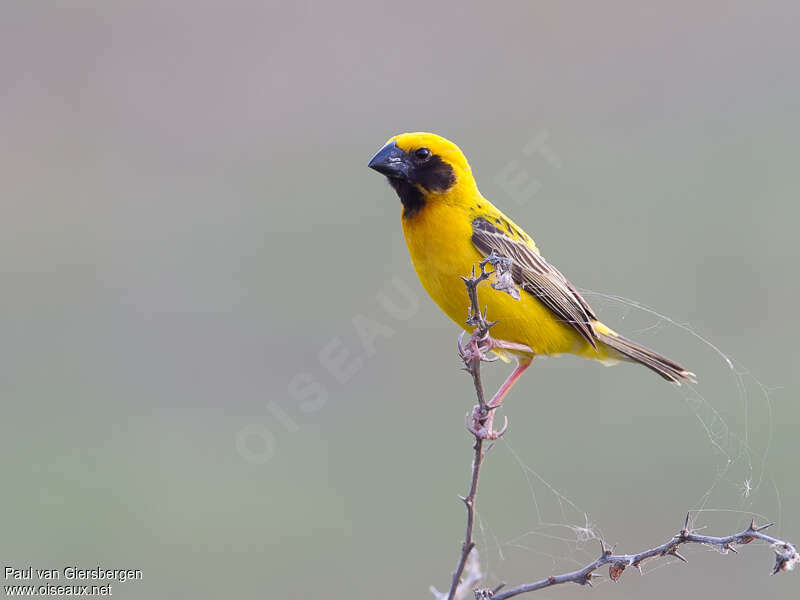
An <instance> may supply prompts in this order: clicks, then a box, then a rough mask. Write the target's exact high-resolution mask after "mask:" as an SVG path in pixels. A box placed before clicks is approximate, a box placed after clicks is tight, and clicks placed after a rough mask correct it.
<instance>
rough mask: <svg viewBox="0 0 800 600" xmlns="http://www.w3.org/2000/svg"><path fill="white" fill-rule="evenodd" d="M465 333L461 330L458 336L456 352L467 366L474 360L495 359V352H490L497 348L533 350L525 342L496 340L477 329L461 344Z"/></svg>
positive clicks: (531, 351) (492, 360)
mask: <svg viewBox="0 0 800 600" xmlns="http://www.w3.org/2000/svg"><path fill="white" fill-rule="evenodd" d="M465 333H466V332H464V331H462V332H461V335H459V336H458V354H459V356H461V360H463V361H464V364H465V365H467V366H469V365H470V364H471V363H472V362H473V361H475V360H481V361H483V362H494V361H496V360H497V359H498V358H499V357H498V356H497V354H490V353H492V352H494V351H495V350H497V349H500V350H511V351H517V352H526V353H530V354H533V350H531V348H530V347H529V346H526V345H525V344H518V343H517V342H508V341H506V340H498V339H495V338H493V337H492V336H490V335H489V334H488V333H486V334H485V335H481V334H480V332H479V331H478V330H477V329H476V330H475V331H473V332H472V335H471V336H470V337H469V341H468V342H467V344H466V346H465V345H464V344H463V341H464V334H465Z"/></svg>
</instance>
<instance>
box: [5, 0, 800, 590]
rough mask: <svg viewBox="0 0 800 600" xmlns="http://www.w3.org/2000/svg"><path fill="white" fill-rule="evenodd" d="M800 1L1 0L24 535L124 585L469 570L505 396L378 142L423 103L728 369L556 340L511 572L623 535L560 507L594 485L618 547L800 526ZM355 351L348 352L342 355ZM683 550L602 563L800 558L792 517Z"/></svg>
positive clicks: (672, 585) (595, 285) (354, 581)
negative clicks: (477, 460)
mask: <svg viewBox="0 0 800 600" xmlns="http://www.w3.org/2000/svg"><path fill="white" fill-rule="evenodd" d="M799 18H800V8H798V6H797V4H796V3H793V2H764V3H758V4H756V3H749V2H704V3H695V2H687V1H680V2H672V3H669V4H666V3H662V4H661V5H660V6H658V7H656V6H653V5H651V4H649V3H640V2H603V3H581V4H572V3H570V5H569V6H567V5H566V3H558V2H521V3H508V4H505V3H503V4H497V5H490V3H485V2H484V3H470V2H461V3H432V2H416V1H413V0H406V1H404V2H394V3H379V2H337V3H322V2H317V3H314V2H281V3H279V2H231V3H215V2H189V1H186V0H184V1H180V2H178V1H176V2H163V3H142V2H96V1H95V2H90V1H85V2H80V1H76V2H62V3H51V2H38V1H30V2H5V3H3V6H2V9H0V65H1V68H2V95H1V96H0V130H2V142H0V165H2V166H1V167H0V169H2V182H3V193H2V203H3V211H2V213H3V218H2V221H1V223H0V236H2V237H1V239H2V246H0V271H1V272H2V282H3V286H2V289H3V293H2V314H0V319H2V320H1V321H0V331H2V344H0V352H1V353H2V356H1V357H0V358H1V359H2V363H1V364H2V367H0V386H2V387H1V388H0V390H2V417H1V418H0V452H1V453H2V459H0V464H2V489H3V492H2V495H0V497H1V498H2V500H0V508H2V517H3V518H2V526H1V527H0V558H1V559H2V562H3V564H4V565H15V566H28V565H32V566H34V567H39V568H42V567H56V568H62V567H64V566H68V565H77V566H80V567H84V568H87V567H92V566H96V565H98V564H100V565H102V566H105V567H117V568H140V569H142V570H143V572H144V579H143V581H141V582H134V583H125V584H116V585H115V586H114V596H115V597H119V598H167V597H193V598H225V597H243V598H265V597H266V598H298V599H299V598H368V597H370V598H371V597H380V598H398V599H399V598H426V597H431V596H430V595H429V592H428V591H427V588H428V586H429V585H435V586H437V587H438V588H440V589H442V588H444V587H445V586H446V584H447V581H448V579H449V575H450V573H451V571H452V569H453V567H454V564H455V560H456V556H457V552H458V548H459V540H460V539H461V536H462V535H463V518H464V514H463V512H464V511H463V507H462V506H461V504H460V503H459V502H458V500H457V498H456V496H457V494H459V493H463V492H464V491H465V490H466V484H467V478H468V475H469V473H468V470H469V460H470V447H469V446H470V440H469V437H468V435H467V434H466V433H465V431H464V428H463V419H464V414H465V413H466V412H467V411H468V410H469V409H470V408H471V406H472V405H473V403H474V398H473V393H472V391H471V384H470V381H469V378H468V377H467V376H466V375H465V374H463V373H462V372H460V371H459V370H458V366H459V365H458V361H457V358H456V354H455V337H456V333H457V331H458V330H457V327H455V326H454V325H453V324H452V323H450V322H449V321H448V320H447V319H446V318H445V317H443V315H442V314H440V312H439V311H438V309H437V308H436V307H435V306H434V305H433V303H432V302H430V301H429V300H428V299H427V297H426V296H425V295H424V291H423V290H422V288H421V287H420V285H419V283H418V282H417V279H416V277H415V275H414V273H413V270H412V268H411V265H410V262H409V260H408V256H407V252H406V249H405V246H404V242H403V239H402V236H401V234H400V222H399V203H398V201H397V199H396V198H395V197H394V196H393V194H392V193H391V190H390V189H389V188H388V186H387V185H386V184H385V183H384V182H383V181H381V178H380V177H379V176H378V175H376V174H375V173H373V172H370V171H368V170H367V169H366V168H365V165H366V162H367V161H368V159H369V158H370V156H371V155H372V154H373V153H374V152H375V151H376V150H377V149H378V148H379V147H380V146H381V145H382V144H383V143H384V141H385V140H386V138H388V137H389V136H390V135H393V134H395V133H398V132H401V131H408V130H431V131H436V132H438V133H441V134H443V135H445V136H447V137H449V138H451V139H453V140H455V141H456V142H457V143H458V144H459V145H460V146H461V147H462V148H463V149H464V150H465V152H466V153H467V155H468V157H469V158H470V161H471V163H472V166H473V170H474V172H475V174H476V176H477V178H478V182H479V185H480V187H481V190H482V191H483V193H484V194H485V195H486V196H487V197H489V198H490V199H491V200H492V201H493V202H495V203H496V204H498V205H499V206H501V207H503V208H504V209H506V211H507V212H508V213H509V214H510V215H512V217H513V218H514V219H515V220H516V221H517V222H518V223H519V224H520V225H522V226H524V227H525V228H526V229H527V230H528V232H529V233H531V234H532V235H533V236H534V237H535V238H536V240H537V243H538V244H539V246H540V248H541V249H542V250H543V252H544V254H545V256H547V257H548V258H549V259H550V260H551V261H552V262H554V263H555V264H556V265H558V266H559V268H560V269H561V270H562V271H564V273H565V274H566V275H567V276H568V277H569V278H570V279H572V280H573V281H574V282H575V283H576V284H577V285H578V286H580V287H581V288H582V289H588V290H592V291H593V292H603V293H610V294H618V295H621V296H625V297H627V298H631V299H635V300H636V301H638V302H641V303H643V304H646V305H648V306H651V307H653V308H654V309H656V310H658V311H659V312H661V313H664V314H665V315H667V316H669V317H670V318H671V319H672V320H673V321H674V322H675V323H676V324H677V325H676V324H669V323H666V322H664V321H661V320H659V319H658V318H656V317H654V316H653V315H651V314H648V313H646V312H643V311H641V310H636V309H631V308H629V307H626V306H624V305H622V304H619V303H617V302H614V301H611V300H608V299H604V298H602V297H599V296H597V295H594V294H588V295H587V298H588V299H589V300H590V302H592V303H593V304H594V305H595V307H596V309H597V310H598V312H599V313H600V314H601V317H602V318H603V319H605V320H607V321H608V322H609V323H610V324H611V325H612V326H616V327H618V328H619V329H620V330H621V331H624V332H626V333H629V334H631V335H632V336H634V334H636V335H635V337H637V338H638V339H640V340H641V341H643V342H645V343H647V344H650V345H652V346H654V347H656V348H658V349H659V350H660V351H663V352H664V353H666V354H668V355H669V356H672V357H674V358H676V359H679V360H680V361H682V362H683V363H685V364H686V365H687V366H688V367H690V368H692V369H693V370H695V371H696V372H697V373H698V375H699V377H700V381H701V383H700V385H699V386H698V387H697V388H696V391H697V392H699V393H700V394H702V397H703V398H704V400H700V399H699V397H698V396H696V395H695V394H694V393H693V392H692V391H691V389H690V388H687V387H683V388H681V389H680V390H676V389H675V388H673V387H671V386H669V385H667V384H665V383H664V382H663V381H662V380H660V379H658V378H657V377H655V376H654V375H653V374H652V373H650V372H648V371H647V370H646V369H643V368H634V367H632V366H620V367H617V368H614V369H604V368H602V367H599V366H597V365H594V364H591V363H588V362H584V361H580V360H578V359H572V358H560V359H550V360H544V361H539V363H538V364H535V368H534V369H532V371H530V374H529V375H527V376H526V377H525V378H524V379H523V380H522V383H521V384H520V385H519V387H518V388H516V389H515V390H514V392H513V394H512V395H511V396H510V398H509V400H508V402H507V405H506V409H505V412H504V414H506V415H508V416H509V418H510V422H511V427H510V430H509V433H508V436H507V439H506V440H505V441H501V442H499V443H498V444H497V445H496V446H495V447H494V450H492V452H491V453H490V455H489V458H488V459H487V463H486V470H485V476H484V479H483V481H482V490H481V493H480V497H479V513H480V518H481V527H480V528H479V530H478V542H479V545H478V549H479V550H480V553H481V559H482V562H483V565H484V567H486V568H487V569H488V571H489V577H490V579H489V581H490V582H491V583H496V582H498V581H508V582H511V583H517V582H522V581H525V580H530V579H533V578H538V577H542V576H546V575H549V574H551V573H554V572H557V570H563V569H568V568H572V567H573V566H575V565H576V564H577V563H576V561H583V560H585V559H587V558H591V557H593V556H594V554H595V553H596V552H597V551H598V549H599V544H598V543H597V542H595V541H590V542H586V543H585V544H583V543H579V542H578V543H576V540H577V538H578V537H582V536H581V535H580V531H577V533H576V530H571V529H569V528H565V527H560V526H557V525H558V524H561V525H566V524H570V525H585V517H584V512H585V513H588V519H589V520H590V522H591V523H592V524H594V525H596V526H597V527H599V528H600V529H601V530H602V532H603V534H604V535H605V536H606V538H607V540H608V541H609V542H610V543H618V544H619V546H618V548H619V549H620V550H621V551H634V550H637V549H641V548H644V547H645V546H647V545H650V544H655V543H660V542H661V541H664V540H666V539H667V538H668V536H669V535H671V534H672V533H674V532H675V531H676V530H677V528H678V527H679V526H680V524H681V521H682V518H683V514H684V511H685V510H687V509H688V508H696V507H698V506H701V505H702V506H705V507H707V508H714V509H732V510H744V511H749V510H752V511H755V512H757V513H760V514H764V515H765V516H766V517H769V518H771V519H775V520H777V521H778V524H777V525H776V527H775V531H776V532H777V534H778V535H782V536H786V537H789V538H793V539H794V540H800V514H798V513H797V511H796V510H794V509H795V508H796V507H797V505H798V500H800V484H798V480H797V477H796V473H797V459H798V449H800V444H798V441H797V431H798V425H800V403H799V402H798V385H799V384H800V381H798V375H797V373H796V371H795V366H796V365H797V362H798V359H800V354H799V353H798V346H797V341H796V340H797V334H798V327H797V296H798V292H800V282H798V277H797V261H798V258H800V252H799V251H798V248H797V241H796V240H797V223H798V218H800V210H799V209H798V202H797V198H798V193H797V189H798V185H800V184H798V178H797V171H798V169H797V156H798V153H797V147H798V135H799V134H800V111H799V110H798V106H800V79H798V77H797V56H798V52H800V38H798V36H797V24H798V19H799ZM537 140H539V142H541V144H544V145H545V146H546V151H545V152H539V151H533V152H531V151H530V150H531V147H532V146H536V141H537ZM539 147H540V148H541V147H542V146H541V145H540V146H539ZM526 148H528V152H526V150H525V149H526ZM534 150H535V149H534ZM520 177H527V181H526V182H525V183H524V184H522V185H521V187H522V188H525V187H526V186H532V187H529V188H528V189H529V193H527V194H525V193H520V192H519V189H520V187H519V186H518V187H517V188H514V189H517V191H516V192H514V191H513V190H512V187H513V186H512V185H511V184H509V183H508V182H509V181H510V180H514V179H515V178H520ZM517 183H519V182H517ZM398 286H400V288H398ZM398 289H405V290H406V291H407V292H410V294H411V298H410V299H409V298H408V297H407V296H408V294H407V293H400V292H399V291H398ZM382 290H385V291H386V292H387V293H388V294H389V296H390V298H391V299H392V300H393V301H394V303H395V304H396V305H398V306H399V307H401V308H403V307H405V308H409V310H408V311H405V313H406V314H403V315H400V316H401V317H403V318H397V317H398V314H397V313H396V312H394V313H391V314H390V313H388V312H386V310H385V308H384V304H385V299H384V301H383V302H381V301H380V300H379V299H378V297H377V296H376V295H377V294H379V293H380V292H381V291H382ZM409 316H410V317H411V318H406V317H409ZM364 318H368V319H371V320H372V321H374V322H376V323H379V324H380V330H381V333H382V335H380V336H379V337H378V338H377V339H376V340H375V342H374V348H373V349H372V350H374V351H368V350H369V349H365V347H364V345H363V344H362V342H361V341H360V340H359V337H358V335H357V333H356V329H355V327H354V323H353V320H354V319H355V320H356V323H363V322H364ZM679 325H686V326H688V327H689V328H690V329H691V330H692V331H694V332H696V333H697V334H699V335H701V336H704V337H707V338H708V339H709V340H710V341H711V342H713V343H714V344H715V345H716V346H718V347H719V348H720V349H721V350H722V351H723V352H725V353H726V354H728V355H729V356H731V357H732V359H734V361H735V367H736V368H735V370H734V371H731V370H730V369H728V368H727V367H726V365H725V362H724V360H723V359H722V358H721V357H720V355H719V354H717V353H715V352H714V351H713V350H712V349H711V348H710V347H709V346H707V345H705V344H703V343H702V342H701V341H700V340H699V339H698V338H696V337H694V336H693V335H692V333H690V332H688V331H686V330H683V329H681V327H680V326H679ZM341 352H347V353H349V355H348V357H347V360H346V366H348V367H350V368H351V370H352V372H351V373H350V376H349V377H344V378H343V379H345V381H344V382H341V381H339V380H338V379H337V377H335V373H334V371H337V369H336V368H334V367H331V366H330V365H329V364H328V362H329V361H328V362H326V359H325V355H333V356H334V357H337V356H340V355H339V353H341ZM321 355H323V356H322V358H321ZM326 364H327V365H328V366H326ZM507 369H508V367H507V366H505V365H502V364H498V365H493V366H490V367H487V369H486V372H487V379H488V384H489V385H491V386H495V385H497V384H498V383H499V382H500V381H501V380H502V377H503V376H504V375H505V373H506V370H507ZM770 411H771V417H772V418H771V419H770V416H769V415H770ZM715 415H716V416H715ZM745 442H746V444H747V446H748V447H749V450H748V451H743V448H744V443H745ZM765 451H767V454H766V458H764V456H765ZM729 459H730V464H728V460H729ZM751 467H752V468H751ZM537 476H539V477H541V479H539V478H538V477H537ZM748 479H749V480H750V483H749V485H750V487H751V488H752V492H751V493H749V494H748V493H747V489H746V488H747V485H748V484H747V483H746V481H747V480H748ZM544 482H547V484H549V485H550V486H552V487H553V488H554V489H556V490H558V491H559V492H560V493H561V494H563V495H564V497H566V498H568V499H569V500H570V501H572V502H573V503H574V504H575V506H572V505H570V504H568V503H567V502H566V500H564V499H563V498H560V497H559V496H557V495H556V494H555V493H554V492H553V491H552V490H551V489H549V488H548V486H547V485H546V484H545V483H544ZM708 490H710V491H711V493H710V495H709V497H708V498H707V499H704V498H703V496H704V494H705V493H706V492H707V491H708ZM537 508H538V513H537ZM747 520H748V517H747V516H746V515H744V514H742V513H738V512H707V513H701V514H700V516H699V518H698V520H697V523H698V526H703V525H707V526H708V528H707V529H706V530H705V531H706V532H709V533H715V532H720V533H722V532H726V531H728V530H731V531H732V530H733V528H734V527H737V526H742V525H744V524H745V523H746V522H747ZM549 524H556V525H549ZM546 536H555V537H562V538H565V539H567V540H568V541H565V542H562V541H559V540H554V539H552V538H551V537H546ZM569 540H572V541H569ZM687 554H688V555H689V558H690V560H691V564H689V565H688V566H687V565H671V566H669V567H667V568H663V569H659V570H657V571H654V572H652V573H650V574H649V575H648V576H646V577H644V578H641V577H639V576H638V575H636V574H627V573H626V575H625V577H624V579H623V583H622V584H621V586H617V587H613V586H611V585H609V584H607V583H606V584H604V585H601V586H600V587H599V588H598V589H595V590H594V591H593V592H592V594H593V597H596V598H606V597H612V596H613V597H619V596H623V597H630V598H633V597H642V596H646V597H649V598H671V597H674V596H675V594H681V595H689V596H690V597H701V596H705V595H708V594H710V593H714V594H715V595H716V596H720V597H729V598H746V597H752V596H755V595H758V596H759V597H767V598H778V597H789V596H792V595H794V594H796V593H797V592H796V590H797V589H798V586H800V580H798V579H797V576H796V575H795V576H792V575H788V576H781V577H775V578H770V577H768V576H767V575H768V571H769V567H770V566H771V563H772V557H771V552H770V551H769V549H768V548H764V547H761V548H755V547H748V548H746V549H745V550H743V552H742V554H740V555H738V556H730V557H721V556H718V555H716V554H713V553H710V552H708V551H704V550H702V549H700V548H691V549H687ZM655 566H656V564H655V563H653V564H651V565H650V566H649V569H653V568H654V567H655ZM5 583H8V582H5ZM582 593H584V592H583V591H582V590H578V589H577V588H572V589H569V588H568V589H560V590H554V591H550V592H545V593H544V594H542V595H543V596H545V597H556V596H559V597H568V596H570V595H577V594H582Z"/></svg>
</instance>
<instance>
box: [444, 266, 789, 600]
mask: <svg viewBox="0 0 800 600" xmlns="http://www.w3.org/2000/svg"><path fill="white" fill-rule="evenodd" d="M487 264H492V265H493V266H494V267H495V270H494V271H490V272H487V271H486V265H487ZM479 266H480V273H479V274H478V275H476V274H475V267H473V269H472V275H471V276H470V277H462V279H463V280H464V283H465V285H466V286H467V294H468V295H469V300H470V307H469V314H468V317H467V325H469V326H471V327H473V328H474V331H473V333H472V336H471V338H470V342H469V345H468V347H467V351H465V349H464V347H463V346H462V345H461V338H459V344H458V348H459V352H460V354H461V357H462V359H463V360H464V364H465V369H464V370H465V371H467V372H468V373H469V374H470V375H471V376H472V380H473V383H474V385H475V394H476V395H477V398H478V405H477V406H476V407H475V408H474V409H473V413H472V422H473V425H472V427H470V425H469V415H468V416H467V421H468V425H467V428H468V429H469V430H470V431H471V432H472V433H473V435H474V438H475V442H474V444H473V446H472V449H473V451H474V455H473V459H472V478H471V480H470V486H469V492H468V493H467V495H466V497H461V500H462V501H463V502H464V505H465V506H466V508H467V525H466V532H465V534H464V541H463V542H462V544H461V555H460V556H459V559H458V564H457V565H456V570H455V571H454V572H453V577H452V581H451V583H450V589H449V591H448V594H447V596H445V595H444V594H440V593H439V592H437V591H436V590H435V588H431V591H432V592H433V593H434V595H435V596H436V598H437V600H443V599H444V598H447V600H455V599H456V598H457V597H458V598H464V597H465V595H466V594H465V592H466V590H467V589H469V588H470V587H472V586H475V585H477V584H478V583H479V582H480V581H481V579H482V578H483V575H482V573H481V571H480V566H479V564H478V559H477V554H476V553H473V552H472V551H473V550H474V548H475V541H474V539H473V528H474V525H475V502H476V498H477V494H478V479H479V477H480V470H481V465H482V464H483V458H484V455H485V452H484V447H483V443H484V437H483V436H481V435H479V432H480V431H481V427H480V426H481V425H482V424H485V422H486V420H487V419H488V418H489V415H490V412H491V411H492V410H494V408H496V407H495V406H489V405H487V403H486V400H485V398H484V391H483V383H482V381H481V361H487V362H492V360H493V359H492V358H491V357H488V356H486V355H484V354H483V352H482V351H481V346H480V344H481V342H483V341H484V340H486V339H487V338H488V336H489V330H490V329H491V327H492V326H493V325H494V324H495V323H493V322H490V321H488V320H487V319H486V311H485V310H484V312H483V313H481V310H480V306H479V304H478V292H477V289H478V285H479V284H480V283H481V282H482V281H485V280H487V279H489V278H490V277H492V276H493V275H494V277H495V280H496V283H494V284H492V287H493V288H494V289H496V290H500V291H504V292H506V293H508V294H509V295H511V296H512V297H516V298H518V297H519V296H518V295H515V294H514V291H516V288H514V286H513V282H512V283H511V284H510V283H509V281H507V279H508V277H505V275H506V274H508V272H509V267H510V261H509V259H506V258H502V257H498V256H495V255H494V254H492V255H491V256H489V257H488V258H486V259H485V260H483V261H481V263H480V264H479ZM506 424H507V422H506ZM504 431H505V427H503V430H502V431H500V432H499V433H498V434H497V437H499V435H502V434H503V432H504ZM689 517H690V513H687V514H686V521H685V522H684V525H683V529H681V531H680V532H678V534H677V535H675V536H673V537H672V538H671V539H670V540H669V541H667V542H664V543H663V544H661V545H660V546H656V547H654V548H650V549H649V550H644V551H642V552H639V553H637V554H614V548H608V547H607V546H606V545H605V543H604V542H602V541H601V542H600V543H601V552H600V556H599V557H598V558H596V559H595V560H593V561H592V562H590V563H589V564H587V565H586V566H584V567H583V568H581V569H578V570H577V571H571V572H568V573H562V574H561V575H551V576H549V577H547V578H545V579H541V580H539V581H534V582H532V583H526V584H523V585H518V586H516V587H512V588H508V589H505V590H502V591H501V588H503V587H504V585H502V584H501V585H500V586H497V587H495V588H494V589H473V594H474V597H475V598H476V599H479V600H480V599H490V598H491V599H492V600H505V599H507V598H513V597H514V596H519V595H521V594H525V593H528V592H534V591H537V590H541V589H544V588H547V587H551V586H554V585H559V584H561V583H577V584H579V585H583V586H586V585H588V586H590V587H591V585H592V579H593V578H594V577H599V575H597V574H596V573H595V571H597V569H599V568H600V567H602V566H604V565H608V574H609V577H610V579H611V580H612V581H619V579H620V578H621V577H622V573H623V572H624V571H625V569H626V568H628V567H635V568H636V569H637V570H639V572H640V573H641V564H642V562H644V561H645V560H648V559H650V558H657V557H664V556H673V557H675V558H677V559H679V560H681V561H683V562H687V560H686V558H685V557H684V556H682V555H681V554H680V553H679V552H678V548H679V547H680V546H681V545H682V544H703V545H705V546H713V547H715V548H718V549H719V550H720V551H721V552H722V553H723V554H727V553H728V552H729V551H730V552H734V553H736V552H738V551H737V550H736V548H735V546H737V545H744V544H749V543H750V542H752V541H754V540H761V541H763V542H767V543H768V544H770V545H771V547H772V550H773V551H774V552H775V564H774V566H773V569H772V574H773V575H775V574H776V573H780V572H781V571H791V570H792V569H793V568H794V567H795V565H797V564H800V556H799V555H798V553H797V549H796V547H795V546H794V545H793V544H791V543H789V542H787V541H784V540H780V539H778V538H774V537H772V536H769V535H767V534H765V533H762V532H763V531H764V530H765V529H767V528H768V527H770V526H771V525H773V524H772V523H768V524H766V525H760V526H757V525H756V523H755V520H753V521H751V523H750V526H749V527H748V528H747V529H745V530H744V531H741V532H739V533H734V534H732V535H728V536H724V537H714V536H707V535H699V534H696V533H694V532H693V531H692V530H691V529H690V528H689ZM471 554H472V556H470V555H471ZM467 565H470V567H469V577H467V578H466V579H465V580H463V581H462V575H463V574H464V572H465V567H466V566H467Z"/></svg>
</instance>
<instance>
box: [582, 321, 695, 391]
mask: <svg viewBox="0 0 800 600" xmlns="http://www.w3.org/2000/svg"><path fill="white" fill-rule="evenodd" d="M597 329H598V328H595V332H594V334H595V337H596V338H597V339H598V340H600V341H601V342H603V343H604V344H606V345H607V346H610V347H611V348H613V349H614V350H616V351H617V352H619V353H620V354H621V355H622V356H623V357H624V358H626V359H628V360H631V361H633V362H637V363H640V364H642V365H644V366H645V367H647V368H648V369H652V370H653V371H655V372H656V373H658V374H659V375H661V377H663V378H664V379H666V380H667V381H670V382H672V383H676V384H678V385H680V384H681V381H682V380H686V381H691V382H692V383H697V379H696V377H695V374H694V373H692V372H691V371H687V370H686V369H684V368H683V367H682V366H680V365H679V364H678V363H676V362H674V361H672V360H670V359H668V358H667V357H666V356H661V355H660V354H658V353H656V352H653V351H652V350H650V348H645V347H644V346H642V345H641V344H637V343H636V342H634V341H632V340H629V339H627V338H624V337H622V336H621V335H617V334H616V333H614V332H612V331H610V330H609V332H608V333H604V332H601V331H597Z"/></svg>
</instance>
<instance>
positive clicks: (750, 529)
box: [747, 519, 758, 531]
mask: <svg viewBox="0 0 800 600" xmlns="http://www.w3.org/2000/svg"><path fill="white" fill-rule="evenodd" d="M747 529H748V530H749V531H758V530H757V529H756V520H755V519H750V527H748V528H747Z"/></svg>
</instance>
